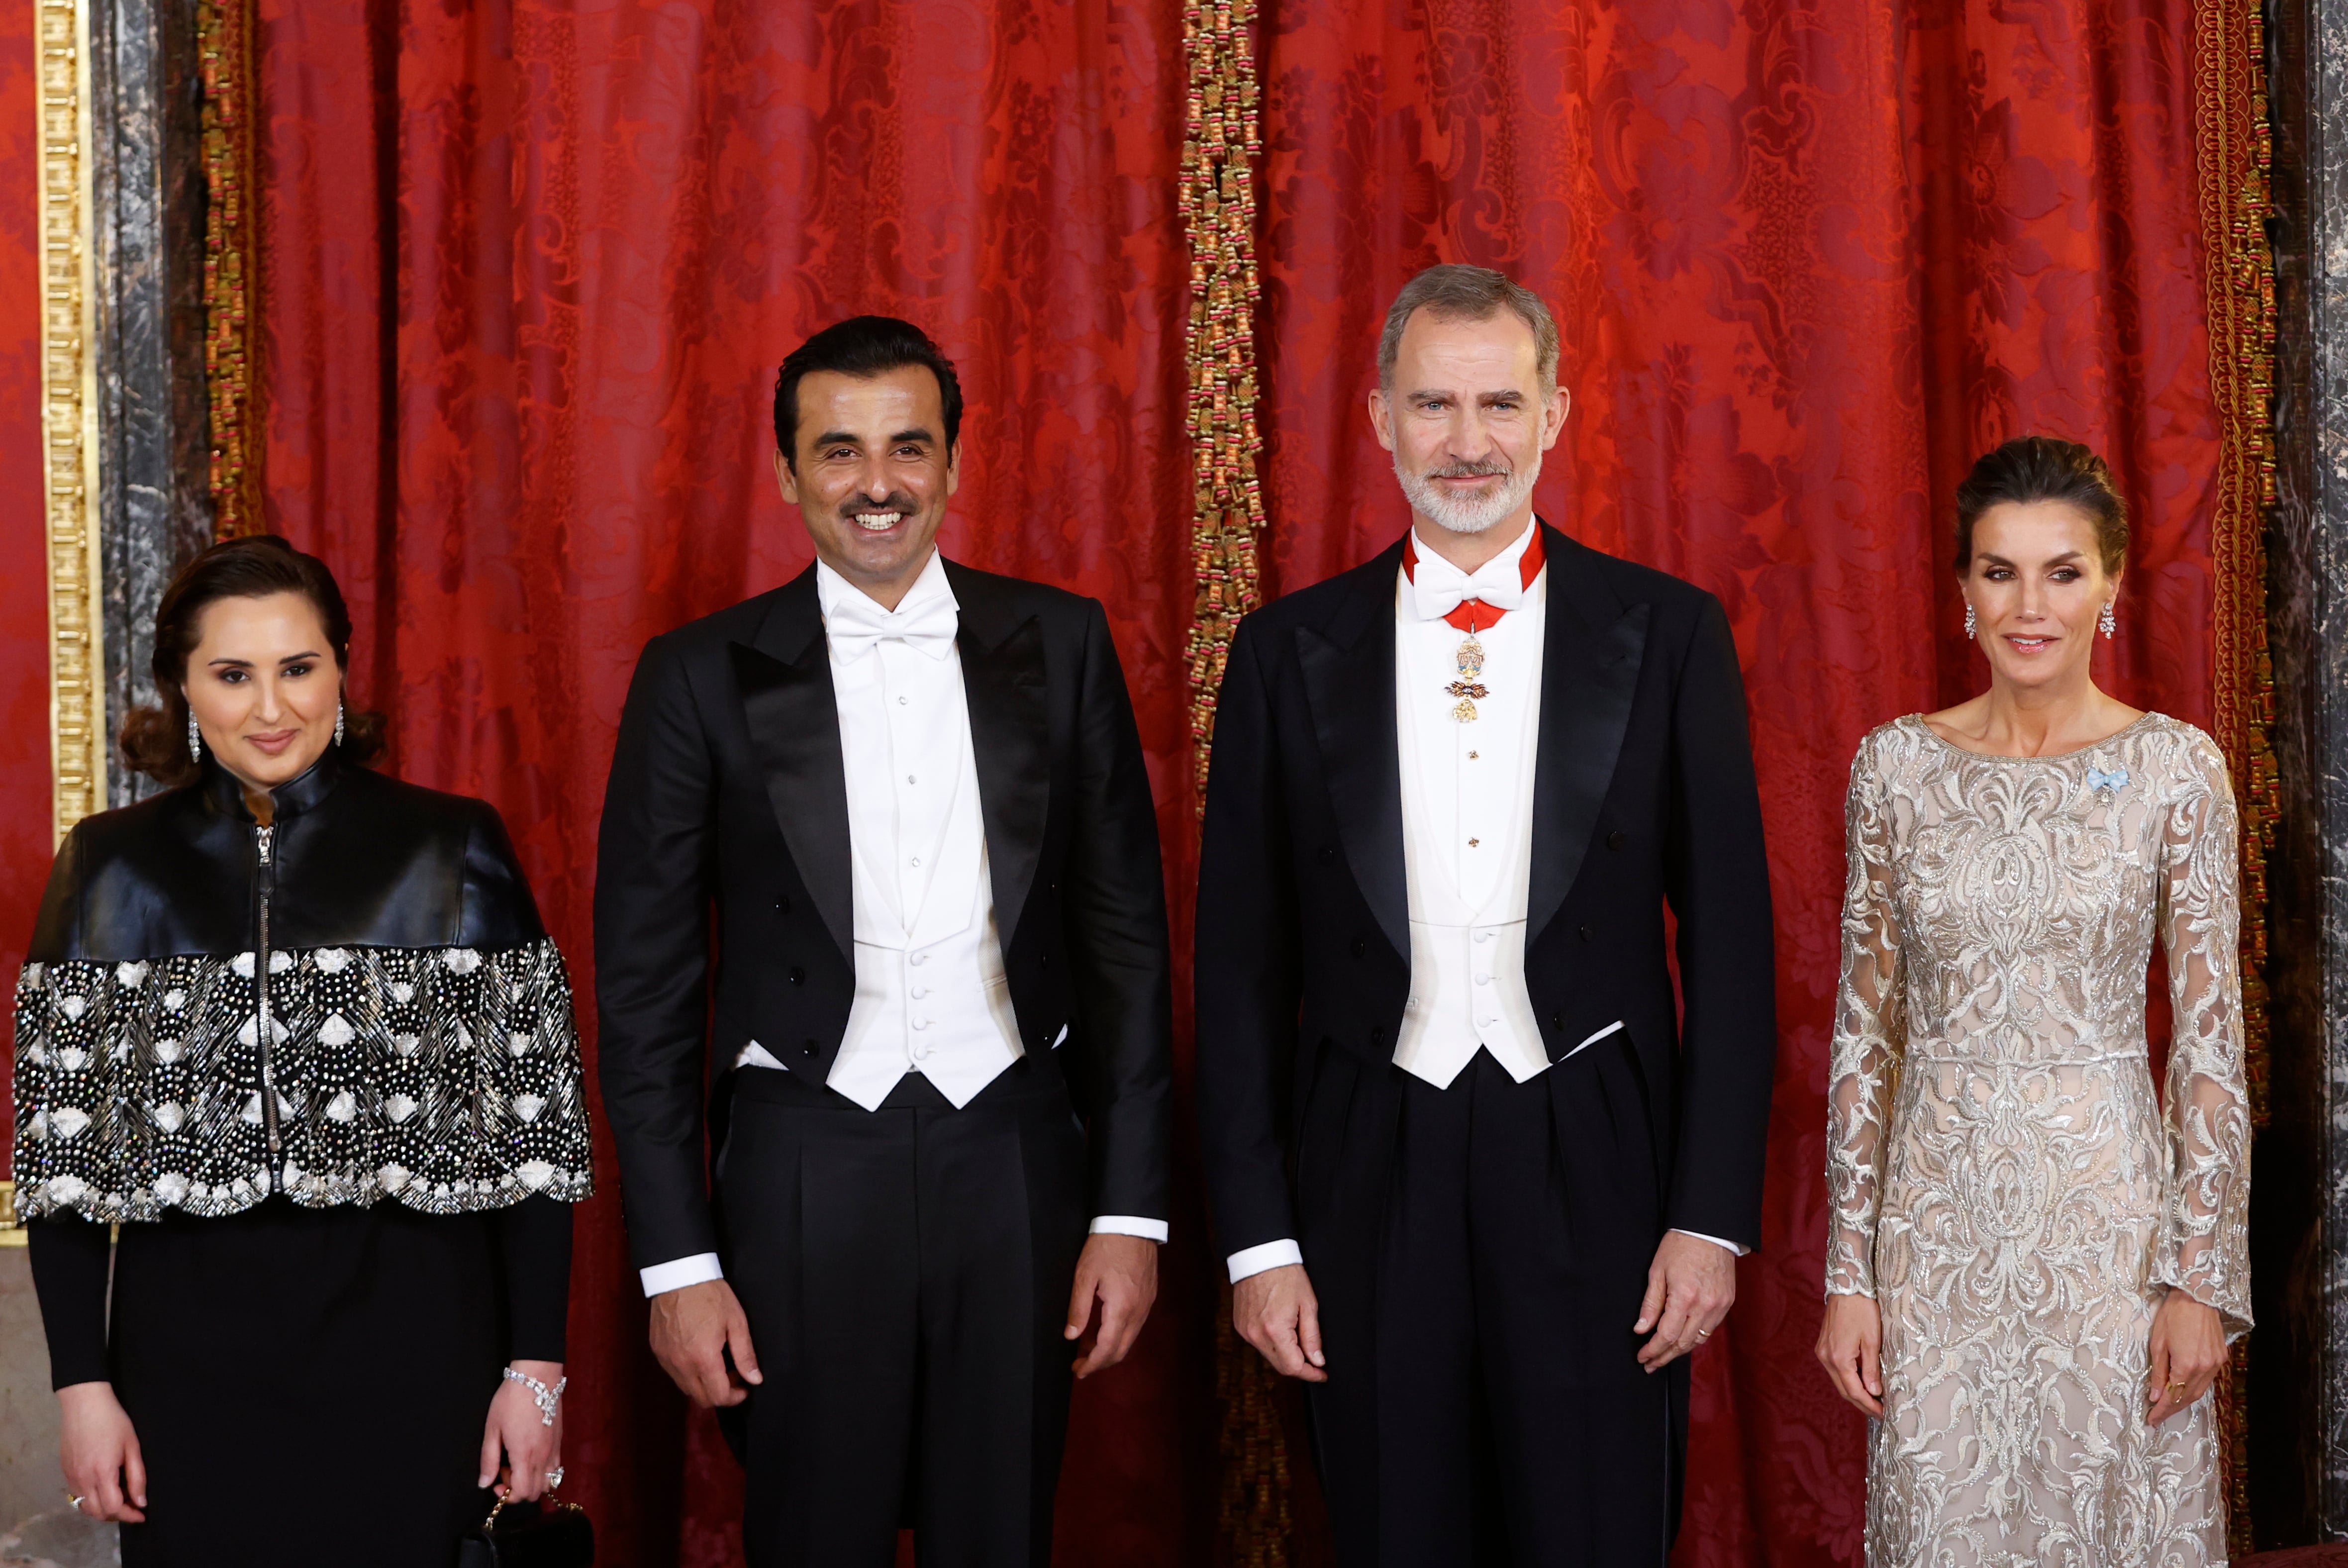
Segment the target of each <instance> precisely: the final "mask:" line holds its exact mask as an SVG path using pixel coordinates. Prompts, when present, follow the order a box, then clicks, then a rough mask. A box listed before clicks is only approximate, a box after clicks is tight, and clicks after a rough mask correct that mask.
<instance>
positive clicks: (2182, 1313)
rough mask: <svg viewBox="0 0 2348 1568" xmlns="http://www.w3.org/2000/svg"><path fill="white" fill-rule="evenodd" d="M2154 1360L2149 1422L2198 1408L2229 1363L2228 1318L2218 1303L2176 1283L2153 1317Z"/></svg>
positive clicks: (2158, 1422) (2146, 1416)
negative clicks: (2197, 1403) (2207, 1302)
mask: <svg viewBox="0 0 2348 1568" xmlns="http://www.w3.org/2000/svg"><path fill="white" fill-rule="evenodd" d="M2151 1361H2152V1379H2151V1381H2152V1387H2150V1388H2149V1389H2148V1390H2147V1394H2148V1396H2149V1398H2150V1399H2151V1405H2150V1407H2149V1408H2147V1409H2146V1411H2145V1413H2144V1420H2145V1425H2147V1426H2148V1427H2157V1426H2158V1425H2159V1424H2160V1423H2161V1422H2163V1421H2165V1420H2167V1419H2168V1418H2170V1417H2171V1416H2175V1415H2178V1414H2181V1413H2182V1412H2184V1411H2186V1410H2188V1409H2190V1408H2192V1407H2193V1403H2194V1401H2195V1400H2197V1399H2199V1398H2201V1396H2202V1395H2204V1394H2206V1393H2208V1392H2209V1385H2210V1384H2212V1383H2215V1382H2216V1381H2217V1380H2218V1374H2219V1371H2221V1370H2223V1369H2224V1367H2225V1365H2226V1324H2225V1320H2224V1319H2222V1318H2220V1317H2219V1315H2218V1309H2217V1308H2216V1307H2214V1306H2205V1305H2202V1304H2201V1303H2200V1302H2198V1301H2196V1300H2194V1299H2193V1298H2192V1297H2191V1296H2189V1295H2186V1294H2185V1293H2184V1292H2183V1291H2181V1290H2178V1289H2175V1288H2173V1287H2172V1288H2171V1289H2170V1290H2169V1293H2168V1300H2166V1301H2164V1302H2162V1303H2161V1304H2160V1310H2159V1311H2158V1312H2156V1313H2154V1314H2153V1316H2152V1356H2151Z"/></svg>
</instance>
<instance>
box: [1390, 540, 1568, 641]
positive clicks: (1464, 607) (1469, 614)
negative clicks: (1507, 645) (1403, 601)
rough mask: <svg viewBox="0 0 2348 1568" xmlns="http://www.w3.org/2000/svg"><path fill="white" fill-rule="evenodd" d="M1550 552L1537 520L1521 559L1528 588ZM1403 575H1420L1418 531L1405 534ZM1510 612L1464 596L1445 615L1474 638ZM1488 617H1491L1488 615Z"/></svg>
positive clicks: (1408, 576) (1520, 562)
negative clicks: (1542, 538) (1542, 540)
mask: <svg viewBox="0 0 2348 1568" xmlns="http://www.w3.org/2000/svg"><path fill="white" fill-rule="evenodd" d="M1548 554H1549V552H1548V550H1547V548H1546V547H1545V546H1543V544H1542V543H1541V527H1540V522H1539V521H1535V522H1534V523H1533V527H1532V537H1531V538H1530V539H1529V540H1528V541H1527V542H1525V552H1524V555H1523V556H1522V557H1521V558H1520V559H1519V565H1520V566H1521V567H1522V568H1523V569H1524V574H1525V578H1524V585H1525V586H1526V587H1528V588H1529V587H1531V586H1532V585H1533V579H1534V578H1536V577H1538V576H1540V569H1541V565H1542V563H1543V562H1545V561H1546V560H1547V559H1548ZM1402 574H1403V575H1404V576H1405V577H1406V578H1411V579H1413V580H1416V577H1417V574H1418V541H1417V537H1416V534H1415V533H1406V534H1404V535H1403V536H1402ZM1505 614H1508V612H1507V611H1506V610H1502V609H1498V608H1496V607H1494V606H1492V605H1490V604H1487V603H1484V601H1483V600H1481V599H1462V600H1460V601H1459V603H1458V605H1457V608H1455V609H1454V610H1453V611H1452V612H1451V614H1448V615H1446V616H1444V617H1443V618H1444V619H1445V620H1446V621H1447V622H1449V623H1450V624H1452V625H1454V626H1456V627H1457V628H1458V629H1459V630H1460V631H1463V632H1465V633H1467V634H1468V635H1469V636H1471V637H1472V636H1474V635H1475V634H1477V633H1478V631H1480V630H1482V629H1483V628H1484V627H1487V626H1494V625H1498V624H1499V620H1500V617H1501V616H1503V615H1505ZM1486 617H1489V619H1487V618H1486Z"/></svg>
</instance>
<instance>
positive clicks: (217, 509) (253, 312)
mask: <svg viewBox="0 0 2348 1568" xmlns="http://www.w3.org/2000/svg"><path fill="white" fill-rule="evenodd" d="M254 31H255V23H254V16H253V0H202V4H201V5H198V6H197V7H196V50H197V58H198V59H199V61H200V62H201V71H202V79H203V159H204V192H205V197H206V202H205V214H204V217H205V222H204V390H205V396H206V399H207V401H208V403H209V405H210V412H211V492H212V536H213V537H214V538H215V539H233V538H235V537H236V536H237V535H239V534H245V533H259V532H261V531H262V530H263V523H262V517H261V462H260V453H261V408H260V401H261V400H260V388H261V378H260V366H259V363H258V359H259V356H257V355H256V354H255V353H254V352H253V344H254V340H255V337H256V335H257V328H258V326H259V322H260V315H261V287H260V283H261V276H260V265H259V256H260V245H259V243H258V240H259V224H258V222H257V221H256V214H255V211H254V207H253V199H254V197H255V195H256V194H257V192H258V190H259V186H258V184H257V182H256V181H255V180H254V178H253V110H254V108H255V98H256V96H257V95H256V93H255V90H254V88H255V82H254V71H253V34H254Z"/></svg>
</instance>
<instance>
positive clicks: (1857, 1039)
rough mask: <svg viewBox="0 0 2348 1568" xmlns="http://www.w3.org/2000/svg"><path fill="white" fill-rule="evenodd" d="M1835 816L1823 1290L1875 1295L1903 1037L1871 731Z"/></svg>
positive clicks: (1895, 930) (1881, 798) (1886, 839)
mask: <svg viewBox="0 0 2348 1568" xmlns="http://www.w3.org/2000/svg"><path fill="white" fill-rule="evenodd" d="M1843 820H1844V833H1845V837H1846V840H1847V842H1848V844H1849V876H1848V880H1847V881H1846V882H1845V884H1844V889H1843V904H1842V983H1841V985H1840V986H1839V987H1838V991H1837V994H1836V998H1835V1032H1834V1056H1833V1060H1832V1064H1831V1066H1830V1068H1829V1084H1828V1090H1827V1202H1828V1207H1829V1212H1828V1220H1827V1227H1828V1231H1827V1294H1828V1295H1874V1294H1875V1211H1876V1201H1877V1194H1878V1192H1879V1189H1880V1186H1881V1182H1882V1174H1883V1171H1882V1166H1883V1149H1884V1145H1885V1143H1886V1141H1887V1134H1888V1132H1889V1130H1890V1119H1891V1095H1892V1089H1893V1087H1894V1086H1895V1085H1896V1084H1897V1083H1898V1081H1899V1076H1900V1057H1901V1055H1902V1054H1903V1052H1904V1050H1905V1048H1906V1045H1907V1038H1906V1034H1907V1030H1906V1016H1905V1008H1904V1006H1903V1002H1902V998H1901V995H1900V982H1901V975H1900V918H1899V913H1898V912H1897V910H1896V909H1895V907H1894V905H1893V903H1892V880H1891V857H1892V853H1893V843H1892V821H1891V810H1890V802H1889V800H1888V799H1886V790H1885V788H1884V779H1883V774H1882V771H1881V769H1880V767H1879V763H1878V759H1877V743H1876V740H1875V738H1869V740H1868V741H1866V742H1865V743H1863V744H1862V745H1861V746H1860V747H1859V756H1858V758H1856V759H1855V760H1854V761H1853V762H1852V763H1851V769H1850V795H1849V800H1848V801H1847V803H1846V804H1845V806H1844V810H1843Z"/></svg>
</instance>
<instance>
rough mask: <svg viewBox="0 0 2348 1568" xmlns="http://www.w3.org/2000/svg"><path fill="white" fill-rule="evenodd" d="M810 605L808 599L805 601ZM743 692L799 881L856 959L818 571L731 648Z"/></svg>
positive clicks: (843, 778) (846, 953)
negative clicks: (748, 638)
mask: <svg viewBox="0 0 2348 1568" xmlns="http://www.w3.org/2000/svg"><path fill="white" fill-rule="evenodd" d="M801 600H804V601H805V603H800V601H801ZM731 652H732V654H733V659H734V684H735V688H736V691H738V692H739V693H740V694H741V698H742V719H743V724H744V726H745V727H746V728H747V731H748V733H749V737H750V750H751V754H752V755H753V756H754V757H756V758H757V760H758V769H759V771H760V772H761V773H763V774H764V775H765V776H766V781H767V803H768V805H770V806H771V807H772V808H773V809H774V812H775V823H776V825H777V826H778V827H779V828H781V829H782V830H783V842H784V843H785V844H787V845H788V846H789V848H790V851H791V860H792V861H793V862H794V863H795V864H796V865H797V866H798V873H799V881H800V882H803V883H805V884H806V886H807V890H808V896H809V897H811V898H813V899H814V900H815V905H816V910H817V912H818V913H820V914H821V915H822V916H823V923H824V927H825V929H827V930H828V931H829V932H830V933H831V939H832V940H833V941H834V942H836V943H838V944H839V954H840V956H841V957H842V958H845V959H846V960H848V962H849V963H850V965H853V964H854V963H855V962H856V917H855V904H854V902H853V901H854V896H855V882H854V872H853V871H852V870H851V867H850V861H849V842H848V769H847V766H846V764H845V763H844V762H843V761H842V759H841V757H840V751H839V705H838V701H837V699H836V698H835V696H833V693H832V687H831V648H830V645H829V644H828V643H826V642H825V641H824V637H823V616H822V614H821V613H820V612H819V610H818V609H817V608H816V598H815V574H814V573H812V572H809V573H807V574H805V575H804V576H802V577H800V578H799V579H798V580H797V581H796V582H794V583H791V584H790V586H789V587H788V588H787V589H785V590H784V593H783V595H782V596H780V597H779V598H778V601H777V603H776V606H775V609H774V611H773V612H772V613H771V614H769V615H768V616H767V623H766V624H764V625H763V626H761V627H760V628H759V629H758V635H757V641H756V643H755V644H743V643H736V644H735V645H733V647H732V650H731Z"/></svg>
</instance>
